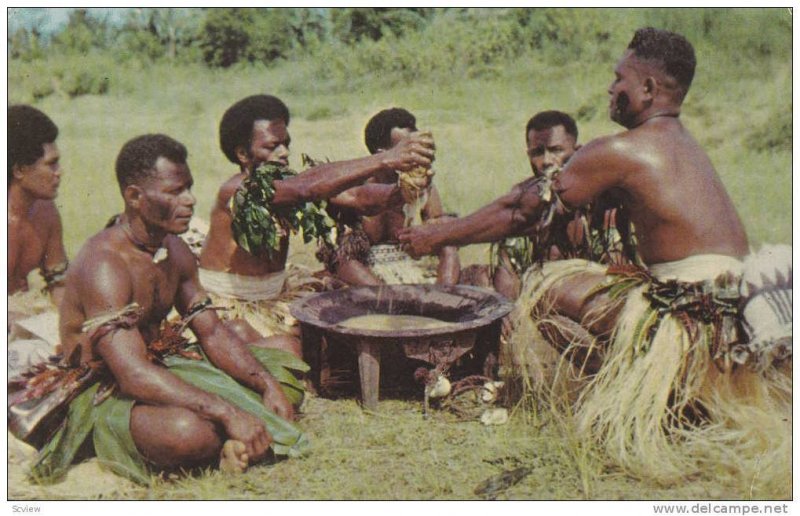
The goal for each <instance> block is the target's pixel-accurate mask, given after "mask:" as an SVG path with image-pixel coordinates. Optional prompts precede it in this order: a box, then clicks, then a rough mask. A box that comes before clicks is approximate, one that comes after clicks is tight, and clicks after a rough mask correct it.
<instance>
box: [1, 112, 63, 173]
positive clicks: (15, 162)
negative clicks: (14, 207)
mask: <svg viewBox="0 0 800 516" xmlns="http://www.w3.org/2000/svg"><path fill="white" fill-rule="evenodd" d="M56 138H58V127H57V126H56V124H55V123H54V122H53V121H52V120H51V119H50V117H49V116H47V115H45V114H44V113H42V112H41V111H39V110H38V109H36V108H35V107H31V106H28V105H25V104H15V105H13V106H9V107H8V184H9V185H11V180H12V179H13V177H14V172H13V169H14V166H24V165H32V164H33V163H35V162H36V160H38V159H39V158H41V157H42V156H44V147H43V146H44V144H46V143H53V142H55V141H56Z"/></svg>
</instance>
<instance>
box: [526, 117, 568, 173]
mask: <svg viewBox="0 0 800 516" xmlns="http://www.w3.org/2000/svg"><path fill="white" fill-rule="evenodd" d="M576 143H577V142H576V141H575V137H574V136H572V135H571V134H569V133H568V132H567V131H566V129H564V126H563V125H557V126H554V127H550V128H547V129H541V130H536V129H531V130H530V131H528V160H530V162H531V170H532V171H533V175H535V176H540V175H542V174H544V172H545V171H546V170H548V169H550V168H553V167H557V168H560V167H562V166H563V165H564V163H566V162H567V161H568V160H569V158H571V157H572V155H573V154H575V151H576V150H578V147H577V146H576Z"/></svg>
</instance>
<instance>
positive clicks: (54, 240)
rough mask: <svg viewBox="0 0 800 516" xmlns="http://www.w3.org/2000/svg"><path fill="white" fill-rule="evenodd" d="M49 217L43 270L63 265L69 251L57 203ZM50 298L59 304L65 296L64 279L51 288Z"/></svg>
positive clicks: (52, 207)
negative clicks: (66, 246)
mask: <svg viewBox="0 0 800 516" xmlns="http://www.w3.org/2000/svg"><path fill="white" fill-rule="evenodd" d="M48 217H49V218H50V219H51V221H52V223H51V224H50V231H49V233H48V236H47V247H46V250H45V253H44V257H43V259H42V264H41V267H42V269H43V270H53V269H55V268H57V267H62V266H64V265H66V263H67V251H66V250H65V249H64V230H63V227H62V225H61V215H60V214H59V213H58V209H57V208H56V206H55V203H52V204H51V208H50V213H49V214H48ZM49 291H50V299H51V300H52V302H53V304H54V305H56V306H59V305H60V304H61V300H62V299H63V297H64V283H63V280H62V281H61V282H60V283H57V284H55V285H53V286H52V287H50V288H49Z"/></svg>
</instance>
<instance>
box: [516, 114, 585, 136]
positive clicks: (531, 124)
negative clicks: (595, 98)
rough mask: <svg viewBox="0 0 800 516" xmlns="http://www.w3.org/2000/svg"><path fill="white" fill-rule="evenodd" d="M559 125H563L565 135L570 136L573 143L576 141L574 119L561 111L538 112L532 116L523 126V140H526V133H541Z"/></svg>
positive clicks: (576, 130) (576, 126)
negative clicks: (573, 140) (572, 138)
mask: <svg viewBox="0 0 800 516" xmlns="http://www.w3.org/2000/svg"><path fill="white" fill-rule="evenodd" d="M559 125H563V126H564V130H565V131H567V134H570V135H572V136H573V137H574V138H575V141H578V125H577V124H576V123H575V119H573V118H572V117H571V116H569V115H568V114H566V113H564V112H563V111H555V110H552V111H539V112H538V113H536V114H535V115H533V117H531V119H530V120H528V125H526V126H525V140H526V141H527V140H528V133H530V132H531V131H543V130H545V129H550V128H551V127H558V126H559Z"/></svg>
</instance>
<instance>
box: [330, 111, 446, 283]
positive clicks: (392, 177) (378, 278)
mask: <svg viewBox="0 0 800 516" xmlns="http://www.w3.org/2000/svg"><path fill="white" fill-rule="evenodd" d="M416 131H417V127H416V118H415V117H414V115H412V114H411V113H410V112H408V111H407V110H405V109H402V108H391V109H385V110H383V111H380V112H379V113H377V114H376V115H375V116H373V117H372V118H371V119H370V120H369V122H368V123H367V126H366V128H365V130H364V136H365V142H366V145H367V148H368V149H369V152H370V153H371V154H373V155H374V154H378V153H380V152H383V151H385V150H387V149H391V148H393V147H395V146H396V145H398V144H399V143H400V142H402V141H403V140H405V139H406V138H408V137H409V136H411V135H412V134H413V133H415V132H416ZM397 181H398V179H397V172H396V171H395V170H390V169H386V170H381V171H379V172H378V173H377V174H375V175H374V176H373V177H372V178H370V179H369V180H368V181H367V183H371V184H384V185H394V184H396V183H397ZM423 195H424V197H425V198H426V199H427V200H426V201H425V202H424V203H422V207H421V208H422V209H421V219H422V221H423V222H427V221H433V220H435V219H439V218H440V217H442V216H443V215H444V210H443V209H442V201H441V198H440V197H439V191H438V190H437V189H436V187H435V186H433V185H430V184H429V186H428V187H427V189H426V190H425V193H424V194H423ZM336 200H337V199H333V202H334V204H335V203H336ZM409 209H413V206H412V205H411V204H402V205H401V204H394V205H387V206H385V207H384V209H383V210H382V211H381V212H380V213H376V214H373V215H368V216H363V217H360V219H358V220H356V221H354V222H353V225H354V226H355V227H348V228H346V234H343V235H342V236H341V238H340V242H338V244H339V245H338V247H337V248H336V249H335V250H334V249H328V250H327V251H328V252H327V253H323V252H322V251H321V252H320V253H318V257H320V258H323V256H324V258H323V259H324V261H325V262H326V263H325V264H326V267H327V268H328V270H329V271H331V272H333V273H335V274H336V276H337V277H338V278H339V279H341V280H342V281H344V282H345V283H347V284H349V285H381V284H384V283H432V282H434V281H435V282H436V283H437V284H440V285H454V284H456V283H457V282H458V278H459V272H460V266H459V258H458V249H456V248H455V247H444V248H443V249H442V250H441V251H440V252H439V260H438V264H436V269H435V276H433V272H434V270H433V267H431V271H430V273H431V274H430V276H431V277H428V271H426V270H424V268H423V267H419V266H417V265H416V264H415V263H414V262H413V261H412V260H411V259H410V257H409V256H408V255H407V254H406V253H405V251H403V250H402V249H400V247H399V246H398V245H397V231H398V230H399V229H401V228H402V227H404V225H405V224H406V222H407V220H408V219H409V217H411V216H412V214H410V213H406V212H407V211H408V210H409ZM347 215H348V214H344V213H343V214H342V216H343V217H347ZM340 232H341V230H340ZM359 241H363V243H362V244H361V245H359Z"/></svg>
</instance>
